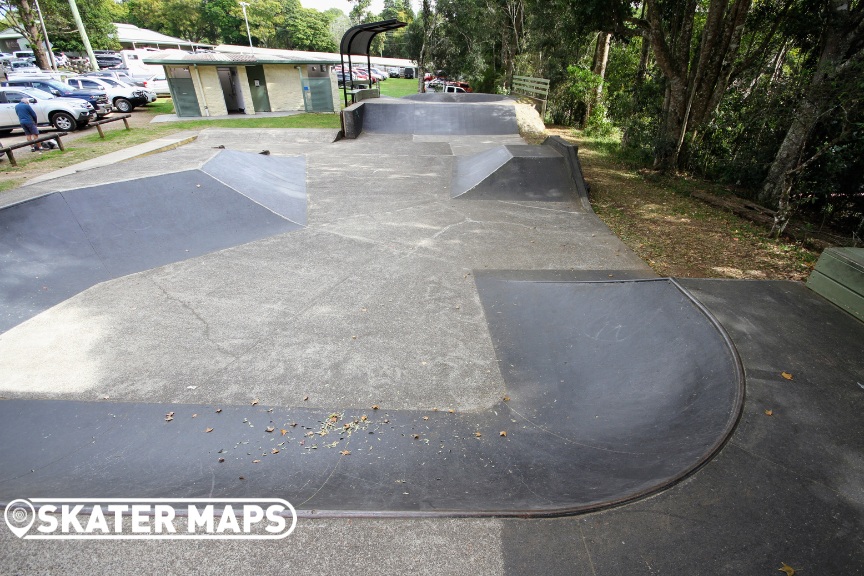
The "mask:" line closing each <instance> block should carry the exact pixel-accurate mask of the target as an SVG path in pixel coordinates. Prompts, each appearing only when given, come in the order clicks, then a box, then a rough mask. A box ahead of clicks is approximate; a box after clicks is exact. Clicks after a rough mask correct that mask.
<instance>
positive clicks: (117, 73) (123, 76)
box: [81, 69, 146, 88]
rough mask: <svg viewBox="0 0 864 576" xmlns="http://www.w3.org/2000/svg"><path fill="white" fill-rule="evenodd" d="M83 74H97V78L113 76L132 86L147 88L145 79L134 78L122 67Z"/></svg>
mask: <svg viewBox="0 0 864 576" xmlns="http://www.w3.org/2000/svg"><path fill="white" fill-rule="evenodd" d="M81 76H95V77H97V78H113V79H115V80H119V81H120V82H125V83H126V84H129V85H130V86H138V87H140V88H145V87H146V84H144V81H143V80H138V79H136V78H132V76H130V75H129V74H127V73H126V70H122V69H112V70H98V71H90V72H85V73H84V74H81Z"/></svg>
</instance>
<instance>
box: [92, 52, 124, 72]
mask: <svg viewBox="0 0 864 576" xmlns="http://www.w3.org/2000/svg"><path fill="white" fill-rule="evenodd" d="M94 56H96V64H98V65H99V68H100V69H103V70H104V69H105V68H112V67H114V66H120V65H121V64H123V59H122V58H121V57H120V55H119V54H117V53H116V52H113V53H109V54H105V53H99V52H96V53H95V54H94Z"/></svg>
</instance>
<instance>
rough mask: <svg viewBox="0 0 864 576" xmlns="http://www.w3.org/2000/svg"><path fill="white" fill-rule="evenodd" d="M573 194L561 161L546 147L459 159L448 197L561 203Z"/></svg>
mask: <svg viewBox="0 0 864 576" xmlns="http://www.w3.org/2000/svg"><path fill="white" fill-rule="evenodd" d="M575 192H576V184H575V182H574V181H573V179H572V178H571V177H570V174H569V172H568V171H567V167H566V166H565V164H564V158H563V157H562V156H561V154H559V153H558V152H556V151H555V150H554V149H552V148H550V147H548V146H528V145H516V146H498V147H497V148H492V149H491V150H487V151H485V152H481V153H479V154H475V155H473V156H461V157H459V158H457V160H456V166H455V167H454V169H453V179H452V185H451V187H450V194H451V196H452V197H453V198H459V197H466V198H478V199H489V200H533V201H540V202H563V201H566V200H570V199H571V197H572V196H573V195H574V194H575Z"/></svg>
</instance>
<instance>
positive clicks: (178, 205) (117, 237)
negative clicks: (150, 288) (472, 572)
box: [0, 150, 306, 333]
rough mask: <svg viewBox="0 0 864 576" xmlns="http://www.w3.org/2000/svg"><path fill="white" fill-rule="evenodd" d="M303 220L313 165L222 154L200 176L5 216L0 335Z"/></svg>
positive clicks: (124, 187) (104, 190)
mask: <svg viewBox="0 0 864 576" xmlns="http://www.w3.org/2000/svg"><path fill="white" fill-rule="evenodd" d="M305 223H306V162H305V159H303V158H302V157H296V158H288V157H281V158H277V157H269V156H262V155H259V154H250V153H246V152H235V151H230V150H224V151H221V152H219V153H218V154H216V155H215V156H214V157H213V158H212V159H210V160H209V161H208V162H207V163H206V164H204V166H202V167H201V168H200V169H198V170H187V171H184V172H177V173H173V174H166V175H162V176H152V177H147V178H138V179H135V180H128V181H124V182H116V183H113V184H104V185H100V186H93V187H89V188H79V189H75V190H67V191H64V192H55V193H52V194H48V195H46V196H42V197H39V198H35V199H33V200H29V201H27V202H22V203H20V204H16V205H13V206H10V207H8V208H4V209H2V210H0V269H2V270H3V274H2V275H0V310H2V315H0V333H3V332H5V331H7V330H9V329H10V328H12V327H13V326H16V325H18V324H20V323H21V322H24V321H25V320H27V319H29V318H32V317H33V316H35V315H36V314H38V313H40V312H42V311H44V310H47V309H48V308H50V307H51V306H54V305H56V304H58V303H60V302H62V301H64V300H66V299H67V298H70V297H72V296H74V295H75V294H78V293H79V292H82V291H83V290H86V289H87V288H90V287H91V286H94V285H95V284H98V283H100V282H104V281H106V280H110V279H112V278H117V277H120V276H124V275H127V274H133V273H135V272H141V271H143V270H147V269H150V268H155V267H157V266H163V265H165V264H170V263H172V262H179V261H181V260H186V259H189V258H193V257H196V256H201V255H203V254H207V253H209V252H214V251H217V250H222V249H225V248H230V247H232V246H237V245H240V244H244V243H246V242H251V241H253V240H258V239H261V238H264V237H267V236H271V235H274V234H281V233H284V232H290V231H292V230H296V229H298V228H300V227H302V226H303V225H305Z"/></svg>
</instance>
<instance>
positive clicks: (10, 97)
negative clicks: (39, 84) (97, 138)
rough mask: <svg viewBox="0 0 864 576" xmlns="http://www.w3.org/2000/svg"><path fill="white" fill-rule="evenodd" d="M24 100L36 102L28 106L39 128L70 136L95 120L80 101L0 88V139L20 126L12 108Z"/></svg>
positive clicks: (16, 88)
mask: <svg viewBox="0 0 864 576" xmlns="http://www.w3.org/2000/svg"><path fill="white" fill-rule="evenodd" d="M25 97H26V98H35V99H36V102H35V103H31V104H30V106H31V107H32V108H33V111H34V112H36V123H37V124H38V125H39V126H48V125H51V126H54V128H56V129H57V130H63V131H65V132H71V131H72V130H77V129H79V128H83V127H84V126H86V125H87V124H88V123H89V122H90V121H91V120H93V119H94V118H96V111H95V110H94V109H93V106H91V105H90V103H89V102H85V101H84V100H82V99H80V98H56V97H54V96H53V95H52V94H48V93H47V92H43V91H42V90H37V89H35V88H20V87H14V88H13V87H3V88H0V136H5V135H8V134H9V133H10V132H12V130H14V129H16V128H19V127H20V126H21V124H20V123H19V122H18V114H16V113H15V105H16V104H18V102H20V101H21V99H22V98H25Z"/></svg>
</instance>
